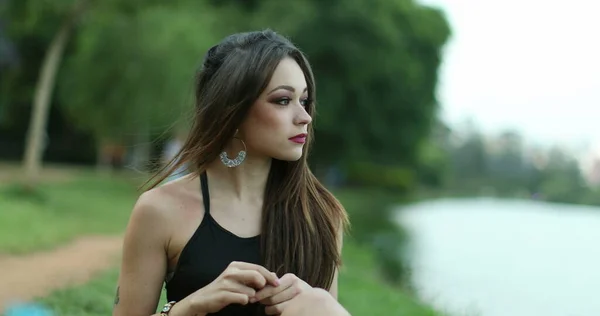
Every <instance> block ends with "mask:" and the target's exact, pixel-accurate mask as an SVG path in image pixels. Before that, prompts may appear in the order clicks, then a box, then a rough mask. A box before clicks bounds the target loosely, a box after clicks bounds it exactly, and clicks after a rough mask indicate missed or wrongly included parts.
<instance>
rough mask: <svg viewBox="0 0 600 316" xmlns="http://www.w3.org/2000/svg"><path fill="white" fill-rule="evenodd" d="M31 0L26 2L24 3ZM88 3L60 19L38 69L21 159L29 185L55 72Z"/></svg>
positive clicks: (38, 154) (38, 157)
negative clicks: (23, 153) (56, 30)
mask: <svg viewBox="0 0 600 316" xmlns="http://www.w3.org/2000/svg"><path fill="white" fill-rule="evenodd" d="M31 3H32V2H28V4H31ZM88 4H89V3H88V1H85V0H81V1H78V2H76V3H75V4H74V5H73V7H72V9H71V10H70V12H69V13H68V14H67V15H66V17H65V18H64V20H63V21H62V25H61V26H60V28H59V30H58V32H57V33H56V34H55V35H54V38H53V39H52V42H51V43H50V45H49V47H48V50H47V52H46V55H45V57H44V60H43V63H42V67H41V69H40V74H39V78H38V83H37V86H36V88H35V93H34V95H35V96H34V102H33V110H32V113H31V121H30V123H29V131H28V135H27V144H26V147H25V156H24V159H23V167H24V171H25V183H26V186H27V187H29V188H33V187H34V186H35V184H36V181H37V176H38V174H39V169H40V167H41V164H42V150H43V147H44V143H43V140H44V135H45V130H46V122H47V120H48V109H49V106H50V100H51V98H52V93H53V91H54V83H55V78H56V73H57V70H58V67H59V65H60V62H61V59H62V56H63V52H64V50H65V46H66V45H67V41H68V40H69V38H70V36H71V33H72V31H73V28H74V26H75V23H76V22H77V20H78V19H79V17H80V16H81V15H82V14H83V13H84V12H85V10H86V8H87V5H88Z"/></svg>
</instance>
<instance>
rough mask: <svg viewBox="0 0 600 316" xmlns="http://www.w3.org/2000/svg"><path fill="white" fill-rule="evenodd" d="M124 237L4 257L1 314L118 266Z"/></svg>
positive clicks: (80, 241)
mask: <svg viewBox="0 0 600 316" xmlns="http://www.w3.org/2000/svg"><path fill="white" fill-rule="evenodd" d="M121 242H122V239H121V237H105V236H92V237H85V238H80V239H77V240H75V241H74V242H72V243H70V244H67V245H64V246H61V247H59V248H57V249H54V250H51V251H44V252H36V253H33V254H28V255H23V256H6V255H0V280H2V286H0V314H1V313H2V312H3V311H4V309H5V308H6V307H7V306H8V305H9V304H10V303H12V302H23V301H28V300H31V299H33V298H35V297H40V296H44V295H47V294H49V293H50V292H52V291H53V290H56V289H60V288H65V287H68V286H73V285H78V284H82V283H85V282H86V281H88V280H90V279H91V277H93V276H94V275H95V274H96V273H98V272H102V271H103V270H105V269H108V268H110V267H112V266H114V265H115V264H117V263H118V258H119V257H120V255H121V245H122V244H121Z"/></svg>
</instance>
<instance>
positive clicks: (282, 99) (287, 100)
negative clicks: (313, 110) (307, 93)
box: [275, 98, 311, 107]
mask: <svg viewBox="0 0 600 316" xmlns="http://www.w3.org/2000/svg"><path fill="white" fill-rule="evenodd" d="M291 100H292V99H290V98H281V99H277V100H275V103H276V104H278V105H281V106H287V105H288V104H289V102H290V101H291ZM282 102H288V103H286V104H282ZM300 102H304V104H303V106H304V107H307V106H308V105H309V104H310V103H311V100H310V99H308V98H306V99H303V100H300Z"/></svg>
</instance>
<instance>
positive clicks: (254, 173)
mask: <svg viewBox="0 0 600 316" xmlns="http://www.w3.org/2000/svg"><path fill="white" fill-rule="evenodd" d="M271 163H272V159H271V158H253V157H252V156H247V157H246V159H245V160H244V162H243V163H242V164H241V165H239V166H237V167H233V168H229V167H227V166H225V165H224V164H223V163H222V162H221V160H218V159H217V160H216V161H214V162H213V163H211V164H210V165H209V166H208V168H207V175H208V178H209V184H210V186H212V187H213V188H214V189H216V190H218V192H220V194H224V195H227V196H230V197H231V198H233V199H237V200H242V201H243V200H248V199H256V198H257V197H260V198H262V197H263V194H264V192H265V188H266V185H267V178H268V177H269V170H270V169H271Z"/></svg>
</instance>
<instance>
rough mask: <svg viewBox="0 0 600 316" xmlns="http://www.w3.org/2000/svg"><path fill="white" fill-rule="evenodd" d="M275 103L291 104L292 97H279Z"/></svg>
mask: <svg viewBox="0 0 600 316" xmlns="http://www.w3.org/2000/svg"><path fill="white" fill-rule="evenodd" d="M275 103H277V104H279V105H288V104H290V99H289V98H283V99H279V100H277V101H275Z"/></svg>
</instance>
